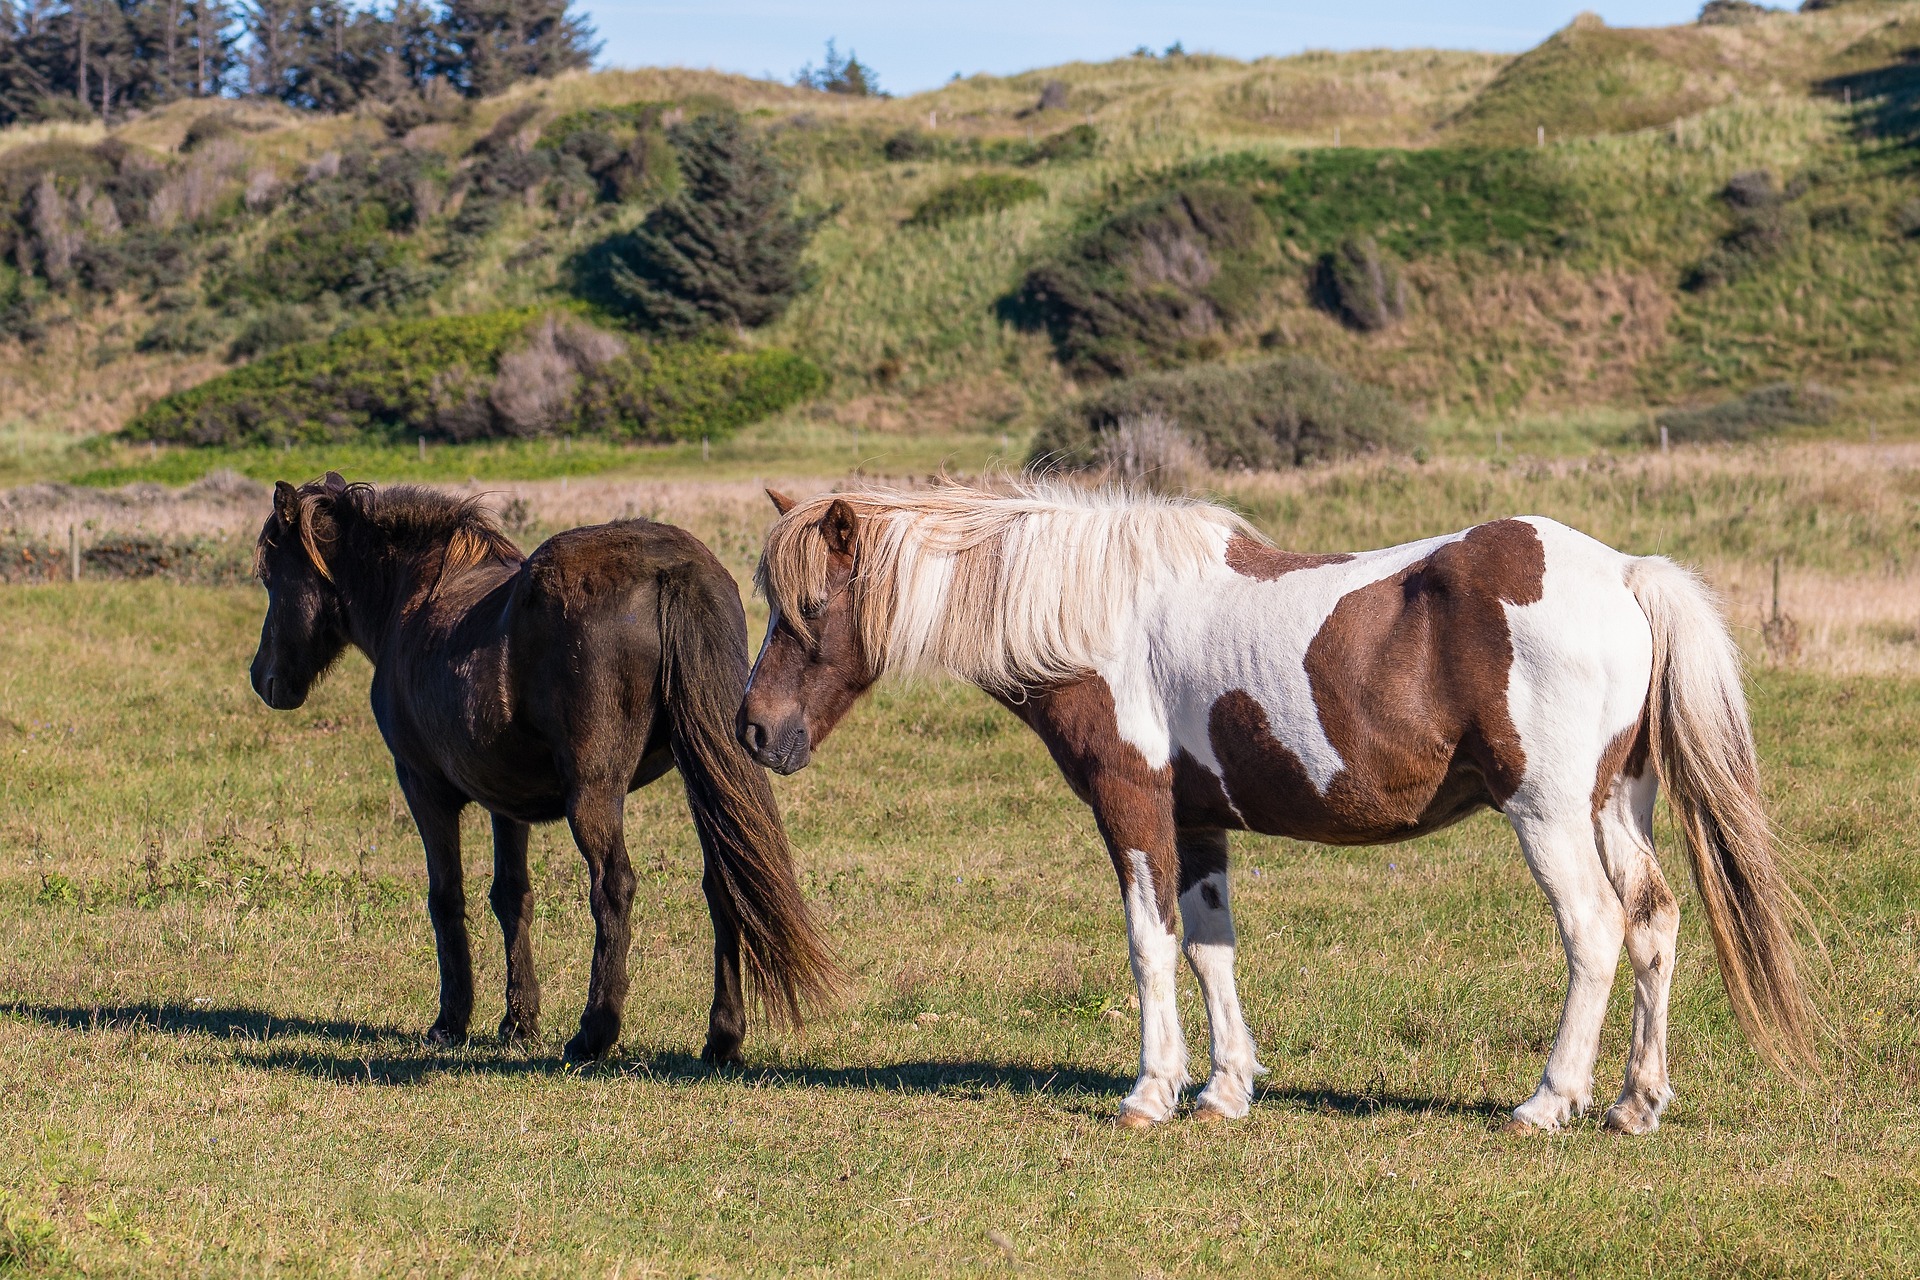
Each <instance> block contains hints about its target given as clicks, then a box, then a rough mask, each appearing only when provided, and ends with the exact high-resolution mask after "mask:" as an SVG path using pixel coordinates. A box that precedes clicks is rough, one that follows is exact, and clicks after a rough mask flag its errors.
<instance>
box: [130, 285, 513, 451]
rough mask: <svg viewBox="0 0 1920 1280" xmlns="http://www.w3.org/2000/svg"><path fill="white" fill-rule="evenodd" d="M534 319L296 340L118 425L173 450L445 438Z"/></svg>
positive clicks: (461, 320) (403, 325) (448, 320)
mask: <svg viewBox="0 0 1920 1280" xmlns="http://www.w3.org/2000/svg"><path fill="white" fill-rule="evenodd" d="M536 314H537V313H536V312H533V311H530V310H521V311H493V312H488V313H486V314H483V315H477V316H447V317H442V318H439V319H433V320H406V321H400V322H398V323H394V324H383V325H371V326H368V327H366V328H360V329H349V330H348V331H346V332H345V333H341V334H336V335H335V336H334V337H331V338H327V339H325V340H323V341H319V342H302V343H298V344H296V345H293V346H289V347H284V348H282V349H281V350H279V351H276V352H274V353H273V354H271V355H268V356H264V357H262V358H261V359H259V360H256V361H255V362H254V363H252V364H250V365H247V366H246V367H244V368H241V369H235V370H233V371H232V372H231V373H226V374H222V375H221V376H220V377H217V378H214V379H212V380H211V381H208V382H203V383H201V384H200V385H199V386H197V387H190V388H188V389H187V390H185V391H177V392H175V393H174V394H172V395H170V396H164V397H162V398H161V399H159V400H157V401H155V402H154V403H153V404H152V405H151V406H149V407H148V408H147V409H146V410H145V411H143V412H142V413H140V414H139V415H138V416H137V417H135V418H134V419H133V421H131V422H130V423H128V424H127V427H126V430H125V435H126V436H127V437H128V438H129V439H133V440H165V441H173V442H176V443H180V444H199V445H214V444H217V445H241V444H274V445H278V444H290V443H291V444H326V443H335V442H341V441H350V440H359V439H366V438H377V439H393V440H407V439H411V438H412V437H413V436H414V435H433V436H443V437H444V436H447V435H449V434H451V432H450V431H449V430H448V421H447V420H448V419H449V418H450V417H451V416H452V415H454V414H456V413H457V412H458V411H459V410H460V409H461V408H462V407H463V406H465V405H466V404H467V403H468V402H469V401H470V400H471V398H472V397H471V396H470V395H469V394H468V393H469V392H470V391H471V389H472V387H473V385H474V384H475V383H476V382H478V383H479V384H480V385H481V387H482V390H481V394H482V395H484V387H485V385H486V383H487V382H490V380H491V378H492V375H493V374H494V372H495V370H496V368H497V366H498V364H499V360H500V356H501V354H502V353H503V352H505V351H506V349H507V348H508V346H509V345H510V344H511V343H512V342H514V340H515V339H517V338H519V337H520V336H521V335H522V334H523V333H524V332H525V330H526V329H527V326H528V324H529V323H530V322H531V321H532V320H533V319H534V317H535V315H536Z"/></svg>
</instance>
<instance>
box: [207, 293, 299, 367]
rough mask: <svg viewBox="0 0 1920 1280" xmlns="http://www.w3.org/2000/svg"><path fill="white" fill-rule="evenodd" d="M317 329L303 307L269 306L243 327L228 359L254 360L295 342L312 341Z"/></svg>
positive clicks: (230, 350) (237, 335)
mask: <svg viewBox="0 0 1920 1280" xmlns="http://www.w3.org/2000/svg"><path fill="white" fill-rule="evenodd" d="M316 328H317V326H316V325H315V324H314V321H313V318H312V317H311V316H310V315H308V313H307V311H306V309H305V308H303V307H296V306H286V305H279V306H269V307H267V308H266V309H264V310H262V311H259V312H257V313H255V315H254V316H253V318H252V319H250V320H248V321H247V322H246V324H244V325H242V326H241V327H240V332H239V333H238V334H236V335H235V336H234V339H233V345H232V346H230V347H229V348H228V349H227V355H228V356H229V358H231V359H234V360H251V359H253V358H254V357H255V356H262V355H265V354H266V353H267V352H269V351H278V350H279V349H280V348H282V347H290V346H292V345H293V344H294V343H296V342H307V341H310V340H311V339H312V338H313V336H314V333H315V330H316Z"/></svg>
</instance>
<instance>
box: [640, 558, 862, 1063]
mask: <svg viewBox="0 0 1920 1280" xmlns="http://www.w3.org/2000/svg"><path fill="white" fill-rule="evenodd" d="M702 568H703V566H702V565H700V564H699V563H698V562H695V561H690V562H685V563H682V564H680V565H676V566H674V567H673V568H671V569H668V570H666V571H665V572H663V573H662V574H661V575H660V673H661V693H662V699H663V701H664V702H665V703H666V708H667V716H668V718H669V721H670V723H671V725H672V728H673V759H674V763H675V764H676V765H678V766H679V770H680V780H681V782H682V783H684V784H685V786H686V789H687V807H688V808H690V809H691V810H692V811H693V825H694V828H695V829H696V830H697V831H698V832H699V833H700V847H701V848H702V849H703V850H704V851H705V853H706V859H707V866H708V867H709V868H710V869H711V870H713V871H716V872H718V873H719V880H720V883H721V884H722V885H723V886H725V890H726V899H727V903H728V904H729V905H730V906H731V908H732V913H733V923H734V925H735V927H736V928H737V929H738V930H739V933H740V950H741V953H742V961H743V968H744V970H745V975H746V978H747V986H748V990H749V991H750V992H751V993H752V996H753V998H754V999H755V1001H756V1002H757V1003H758V1004H759V1005H760V1007H761V1008H762V1010H764V1011H765V1013H766V1015H767V1017H768V1018H769V1019H770V1020H771V1021H773V1022H775V1023H778V1024H782V1025H786V1026H791V1027H797V1026H799V1025H800V1024H801V1023H802V1021H803V1017H802V1009H803V1006H805V1005H820V1004H824V1003H827V1002H829V1001H831V1000H832V999H833V998H834V997H835V995H836V994H837V993H838V991H839V988H840V985H841V982H842V975H841V970H840V964H839V961H838V960H837V959H836V958H835V957H834V954H833V951H832V949H831V948H829V947H828V946H827V943H826V940H825V939H824V938H822V937H821V936H820V933H819V931H818V930H817V929H816V928H815V927H814V923H813V919H812V917H811V915H810V914H809V913H808V911H807V904H806V902H805V901H804V900H803V899H802V898H801V896H800V886H799V884H798V882H797V881H796V880H795V879H794V874H793V853H792V850H791V849H790V848H789V847H788V845H787V832H786V828H785V827H784V826H783V825H782V824H781V822H780V810H779V808H778V807H777V806H776V805H775V804H774V799H773V787H772V786H771V785H770V784H769V783H768V782H767V775H766V773H765V771H763V770H762V769H761V768H760V766H759V765H758V764H756V763H754V761H753V760H752V759H751V758H750V757H749V756H748V755H747V753H746V750H745V748H743V747H742V746H741V745H740V743H739V741H738V740H737V739H736V738H735V736H734V718H735V715H736V713H737V712H738V711H739V709H740V702H741V700H742V699H743V698H744V697H745V696H746V688H747V621H746V616H745V615H744V614H743V613H742V612H741V608H740V597H739V594H738V592H737V590H736V589H735V588H734V586H733V584H732V580H731V579H729V578H728V577H727V576H726V571H725V570H724V569H722V568H720V566H719V565H718V564H717V563H716V564H714V565H712V566H711V571H710V572H706V573H703V572H702V571H701V570H702Z"/></svg>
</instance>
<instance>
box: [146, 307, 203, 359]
mask: <svg viewBox="0 0 1920 1280" xmlns="http://www.w3.org/2000/svg"><path fill="white" fill-rule="evenodd" d="M220 337H221V335H220V326H219V325H218V324H216V323H215V322H214V319H213V317H212V316H209V315H208V314H206V312H204V311H198V310H186V311H169V312H165V313H163V314H162V315H161V316H160V317H159V318H158V319H157V320H155V321H154V322H153V323H152V324H151V325H149V326H148V327H147V331H146V332H145V333H143V334H141V335H140V340H139V341H138V342H136V343H134V349H135V350H137V351H149V352H152V351H161V352H167V353H170V354H175V355H199V354H201V353H202V352H205V351H211V350H213V348H214V347H216V346H218V345H219V344H220Z"/></svg>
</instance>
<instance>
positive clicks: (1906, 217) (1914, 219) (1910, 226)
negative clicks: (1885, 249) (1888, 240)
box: [1893, 196, 1920, 239]
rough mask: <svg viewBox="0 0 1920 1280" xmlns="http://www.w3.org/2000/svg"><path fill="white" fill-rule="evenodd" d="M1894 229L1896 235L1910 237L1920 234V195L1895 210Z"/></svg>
mask: <svg viewBox="0 0 1920 1280" xmlns="http://www.w3.org/2000/svg"><path fill="white" fill-rule="evenodd" d="M1893 230H1894V233H1895V234H1896V235H1901V236H1905V237H1906V238H1908V239H1913V238H1914V237H1916V236H1920V196H1916V197H1915V198H1914V199H1912V200H1909V201H1907V202H1906V203H1905V204H1902V205H1901V206H1900V207H1899V208H1898V209H1895V210H1894V211H1893Z"/></svg>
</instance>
